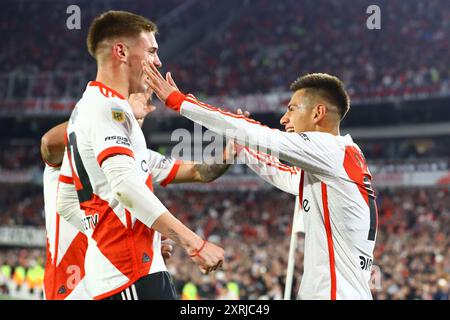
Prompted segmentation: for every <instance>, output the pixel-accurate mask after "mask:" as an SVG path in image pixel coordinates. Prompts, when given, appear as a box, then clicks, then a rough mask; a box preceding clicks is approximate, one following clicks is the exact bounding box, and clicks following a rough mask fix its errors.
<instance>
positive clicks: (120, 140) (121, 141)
mask: <svg viewBox="0 0 450 320" xmlns="http://www.w3.org/2000/svg"><path fill="white" fill-rule="evenodd" d="M114 140H115V143H116V144H120V145H123V146H127V147H130V146H131V143H130V140H129V139H128V138H126V137H121V136H108V137H105V142H106V141H114Z"/></svg>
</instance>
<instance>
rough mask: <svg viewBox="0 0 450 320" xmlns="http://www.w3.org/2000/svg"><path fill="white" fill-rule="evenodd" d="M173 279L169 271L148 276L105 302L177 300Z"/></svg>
mask: <svg viewBox="0 0 450 320" xmlns="http://www.w3.org/2000/svg"><path fill="white" fill-rule="evenodd" d="M177 299H178V295H177V293H176V291H175V286H174V285H173V281H172V277H171V276H170V274H169V273H168V272H167V271H161V272H156V273H152V274H149V275H146V276H145V277H142V278H140V279H139V280H137V281H136V282H135V283H133V284H132V285H131V286H129V287H128V288H126V289H124V290H122V291H121V292H119V293H116V294H115V295H113V296H110V297H108V298H105V300H177Z"/></svg>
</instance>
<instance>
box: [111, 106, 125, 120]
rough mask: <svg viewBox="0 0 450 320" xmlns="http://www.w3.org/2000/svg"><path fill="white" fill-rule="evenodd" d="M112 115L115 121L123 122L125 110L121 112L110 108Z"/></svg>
mask: <svg viewBox="0 0 450 320" xmlns="http://www.w3.org/2000/svg"><path fill="white" fill-rule="evenodd" d="M111 112H112V117H113V119H114V120H116V121H117V122H124V121H125V112H123V111H122V110H120V109H111Z"/></svg>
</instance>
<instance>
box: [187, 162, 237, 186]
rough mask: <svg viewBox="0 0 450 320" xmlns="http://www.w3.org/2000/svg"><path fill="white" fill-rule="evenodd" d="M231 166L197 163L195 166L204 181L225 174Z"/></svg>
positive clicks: (209, 180)
mask: <svg viewBox="0 0 450 320" xmlns="http://www.w3.org/2000/svg"><path fill="white" fill-rule="evenodd" d="M230 166H231V164H211V165H208V164H204V163H202V164H196V165H195V166H194V168H195V170H197V172H198V173H199V175H200V179H201V180H202V181H203V182H211V181H213V180H215V179H217V178H218V177H220V176H221V175H223V174H224V173H225V172H226V171H227V170H228V168H229V167H230Z"/></svg>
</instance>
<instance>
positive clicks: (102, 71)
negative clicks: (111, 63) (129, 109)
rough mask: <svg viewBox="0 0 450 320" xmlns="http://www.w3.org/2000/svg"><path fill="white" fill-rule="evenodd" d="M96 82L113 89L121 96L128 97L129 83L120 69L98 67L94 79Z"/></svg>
mask: <svg viewBox="0 0 450 320" xmlns="http://www.w3.org/2000/svg"><path fill="white" fill-rule="evenodd" d="M95 80H96V81H98V82H101V83H103V84H104V85H105V86H107V87H109V88H111V89H114V90H115V91H117V92H119V93H120V94H121V95H122V96H124V97H125V98H126V99H128V96H129V88H130V87H129V84H128V79H127V77H126V75H125V74H124V73H123V72H120V70H117V69H116V70H114V69H113V68H108V69H106V68H100V67H99V68H98V71H97V77H96V79H95Z"/></svg>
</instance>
